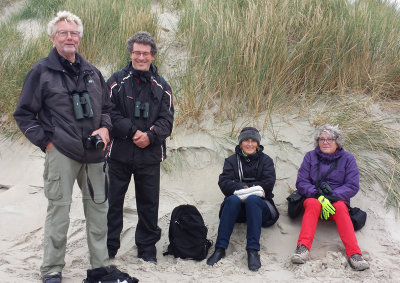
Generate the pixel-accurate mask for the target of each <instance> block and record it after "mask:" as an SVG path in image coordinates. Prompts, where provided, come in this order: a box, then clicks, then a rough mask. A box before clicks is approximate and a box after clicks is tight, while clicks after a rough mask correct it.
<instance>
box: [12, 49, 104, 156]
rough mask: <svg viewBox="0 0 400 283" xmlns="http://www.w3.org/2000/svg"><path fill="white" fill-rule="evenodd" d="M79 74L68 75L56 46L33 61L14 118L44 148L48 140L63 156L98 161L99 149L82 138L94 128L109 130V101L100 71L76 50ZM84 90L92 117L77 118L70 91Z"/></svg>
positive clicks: (32, 139) (26, 134) (37, 144)
mask: <svg viewBox="0 0 400 283" xmlns="http://www.w3.org/2000/svg"><path fill="white" fill-rule="evenodd" d="M76 57H77V58H79V61H80V72H79V73H80V75H79V77H78V76H74V75H70V74H69V73H68V72H67V71H66V70H65V68H64V67H63V66H62V65H61V63H60V59H59V55H58V53H57V50H56V49H55V48H53V50H52V51H51V52H50V54H49V56H48V57H46V58H43V59H41V60H39V61H38V62H36V63H35V65H34V66H33V67H32V69H31V70H30V71H29V73H28V74H27V76H26V79H25V81H24V85H23V88H22V92H21V96H20V98H19V101H18V104H17V108H16V110H15V112H14V118H15V120H16V122H17V124H18V127H19V128H20V129H21V131H22V132H23V134H24V135H25V136H26V137H27V138H28V139H29V140H30V141H31V142H32V143H33V144H35V145H36V146H38V147H40V149H42V150H43V151H45V148H46V145H47V144H48V143H49V142H50V141H51V142H53V144H54V146H55V147H56V148H57V150H58V151H60V152H61V153H62V154H64V155H65V156H67V157H69V158H72V159H74V160H76V161H78V162H88V163H93V162H101V161H103V160H104V152H103V151H102V150H87V149H85V148H84V146H83V141H82V140H83V139H85V138H87V137H88V136H89V135H90V134H91V133H92V132H93V131H94V130H97V129H99V128H100V127H106V128H108V129H109V130H111V128H112V125H111V118H110V111H111V107H112V105H111V102H110V97H109V95H108V88H107V85H106V83H105V81H104V79H103V76H102V75H101V73H100V71H99V70H98V69H96V68H95V67H94V66H93V65H91V64H90V63H89V62H87V61H86V60H84V59H83V58H82V57H81V56H80V55H79V54H76ZM84 90H85V91H86V92H87V93H88V94H89V97H90V101H91V104H92V109H93V117H92V118H84V119H82V120H76V119H75V115H74V110H73V101H72V96H71V95H70V91H84Z"/></svg>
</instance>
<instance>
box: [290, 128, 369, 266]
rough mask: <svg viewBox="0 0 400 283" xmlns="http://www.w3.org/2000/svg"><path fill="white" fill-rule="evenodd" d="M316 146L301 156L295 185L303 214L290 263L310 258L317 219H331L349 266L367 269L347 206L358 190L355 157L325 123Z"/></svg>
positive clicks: (317, 138) (300, 262)
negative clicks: (299, 195)
mask: <svg viewBox="0 0 400 283" xmlns="http://www.w3.org/2000/svg"><path fill="white" fill-rule="evenodd" d="M314 140H315V146H316V148H315V149H314V150H312V151H310V152H307V154H306V155H305V157H304V160H303V163H302V164H301V166H300V169H299V172H298V175H297V181H296V188H297V190H298V192H299V193H300V194H301V195H303V196H305V197H306V199H305V200H304V204H303V206H304V210H305V211H304V216H303V222H302V224H301V230H300V235H299V239H298V241H297V248H296V251H295V253H294V255H293V256H292V258H291V260H292V262H293V263H297V264H302V263H304V262H305V261H306V260H308V259H309V255H310V249H311V245H312V242H313V240H314V234H315V230H316V228H317V222H318V218H319V217H321V219H325V220H328V219H329V220H334V221H335V222H336V225H337V228H338V232H339V235H340V238H341V239H342V242H343V244H344V246H345V249H346V254H347V257H348V258H349V263H350V266H351V267H352V268H353V269H355V270H364V269H367V268H369V265H368V263H367V262H366V261H365V260H364V259H363V257H362V255H361V250H360V248H359V247H358V243H357V239H356V235H355V233H354V228H353V224H352V222H351V219H350V215H349V210H348V207H347V205H349V204H350V198H351V197H353V196H355V195H356V194H357V192H358V189H359V171H358V167H357V163H356V160H355V158H354V156H353V155H352V154H351V153H349V152H346V151H344V149H343V143H344V137H343V135H342V132H341V131H340V130H339V129H338V128H337V127H332V126H330V125H324V126H322V127H320V128H319V129H318V130H317V131H316V133H315V136H314Z"/></svg>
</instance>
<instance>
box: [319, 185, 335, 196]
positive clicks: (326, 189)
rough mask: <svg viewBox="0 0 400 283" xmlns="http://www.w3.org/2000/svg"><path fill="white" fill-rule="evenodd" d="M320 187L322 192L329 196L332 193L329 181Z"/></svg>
mask: <svg viewBox="0 0 400 283" xmlns="http://www.w3.org/2000/svg"><path fill="white" fill-rule="evenodd" d="M319 189H320V190H321V192H322V194H323V195H325V196H328V195H330V194H331V193H332V188H331V186H329V184H328V183H323V184H322V185H321V186H320V187H319Z"/></svg>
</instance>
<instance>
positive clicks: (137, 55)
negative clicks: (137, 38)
mask: <svg viewBox="0 0 400 283" xmlns="http://www.w3.org/2000/svg"><path fill="white" fill-rule="evenodd" d="M131 53H132V54H133V55H134V56H135V57H140V55H143V57H149V56H150V54H151V53H150V52H140V51H132V52H131Z"/></svg>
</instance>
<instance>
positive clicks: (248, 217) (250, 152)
mask: <svg viewBox="0 0 400 283" xmlns="http://www.w3.org/2000/svg"><path fill="white" fill-rule="evenodd" d="M238 140H239V145H237V146H236V148H235V152H236V153H235V154H234V155H232V156H230V157H228V158H227V159H225V163H224V168H223V172H222V174H221V175H220V176H219V182H218V185H219V187H220V189H221V191H222V193H223V194H224V195H225V200H224V202H223V204H222V205H221V211H220V223H219V227H218V237H217V241H216V243H215V251H214V253H213V255H212V256H211V257H210V258H209V259H208V260H207V264H208V265H214V264H215V263H217V262H218V261H219V260H220V259H221V258H223V257H224V256H225V250H226V248H227V247H228V244H229V239H230V237H231V234H232V231H233V227H234V225H235V223H236V222H239V223H245V222H247V245H246V250H247V257H248V267H249V269H250V270H252V271H257V270H258V269H259V268H260V267H261V262H260V256H259V254H258V251H259V250H260V235H261V227H268V226H271V225H272V224H274V223H275V222H276V220H278V217H279V213H278V211H277V209H276V207H275V205H274V202H273V200H272V198H273V196H274V195H273V193H272V189H273V187H274V184H275V169H274V163H273V161H272V159H271V158H270V157H269V156H268V155H266V154H265V153H263V152H262V151H263V149H264V148H263V146H262V145H260V141H261V136H260V133H259V132H258V130H257V129H255V128H252V127H246V128H244V129H243V130H242V131H241V132H240V135H239V137H238Z"/></svg>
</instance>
